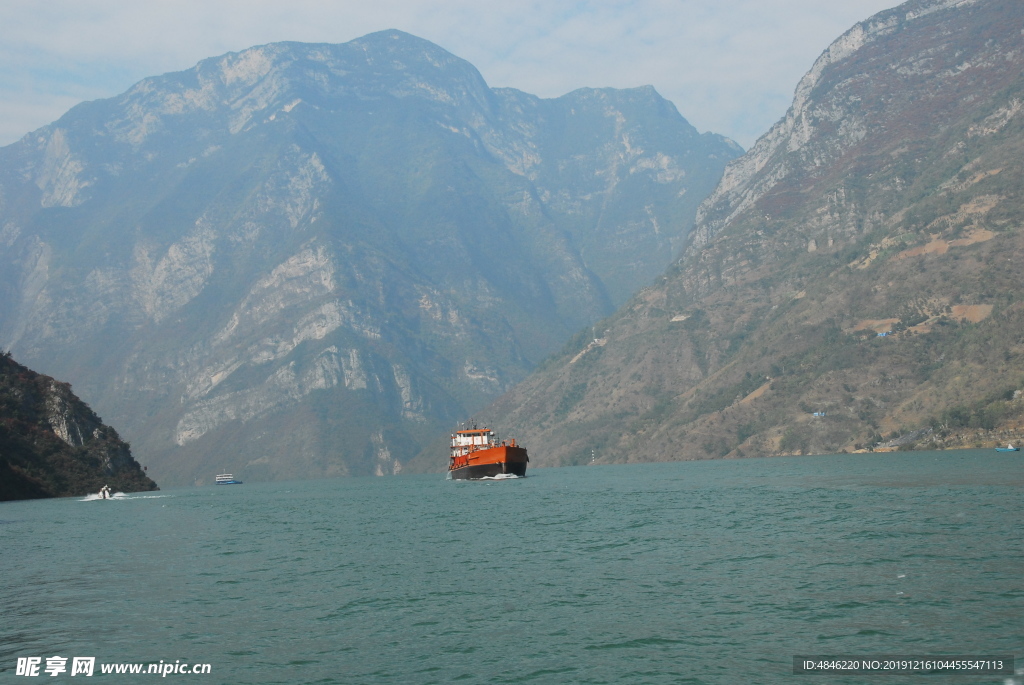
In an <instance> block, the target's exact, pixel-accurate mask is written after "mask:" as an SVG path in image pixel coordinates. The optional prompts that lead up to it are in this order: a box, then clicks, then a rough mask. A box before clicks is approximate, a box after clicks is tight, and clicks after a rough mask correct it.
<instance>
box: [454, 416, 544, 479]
mask: <svg viewBox="0 0 1024 685" xmlns="http://www.w3.org/2000/svg"><path fill="white" fill-rule="evenodd" d="M529 461H530V458H529V457H528V456H526V448H525V447H520V446H519V445H517V444H516V441H515V440H512V441H511V442H508V443H506V442H505V441H504V440H502V441H501V442H498V438H497V436H496V435H495V434H494V431H492V430H490V429H489V428H477V427H476V426H473V428H469V429H466V430H459V431H455V432H454V433H452V449H451V456H450V457H449V459H448V477H449V478H452V479H455V480H473V479H476V478H493V477H495V476H498V475H515V476H525V475H526V464H527V463H528V462H529Z"/></svg>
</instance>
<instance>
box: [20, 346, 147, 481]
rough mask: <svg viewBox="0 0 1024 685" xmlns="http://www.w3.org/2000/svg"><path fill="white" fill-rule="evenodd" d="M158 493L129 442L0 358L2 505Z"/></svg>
mask: <svg viewBox="0 0 1024 685" xmlns="http://www.w3.org/2000/svg"><path fill="white" fill-rule="evenodd" d="M104 485H109V486H110V489H111V490H113V491H115V492H117V491H120V492H137V491H140V490H156V489H157V487H156V483H154V482H153V481H152V480H150V479H149V478H148V477H147V476H146V475H145V473H143V469H142V467H140V466H139V464H138V462H136V461H135V459H133V458H132V454H131V450H130V448H129V446H128V443H126V442H124V441H123V440H121V439H120V437H118V434H117V431H115V430H114V429H113V428H111V427H110V426H106V425H104V424H103V422H102V421H101V420H100V418H99V417H98V416H96V414H95V413H94V412H93V411H92V410H91V409H89V407H88V406H87V405H86V404H85V403H84V402H82V401H81V400H80V399H78V398H77V397H75V395H74V394H73V393H72V392H71V386H69V385H68V384H67V383H61V382H59V381H56V380H54V379H53V378H50V377H49V376H43V375H40V374H38V373H35V372H34V371H31V370H29V369H28V368H26V367H24V366H22V365H21V364H18V363H17V362H15V361H14V360H13V359H11V356H10V354H3V355H0V501H3V500H13V499H32V498H37V497H66V496H69V495H84V494H87V493H95V492H98V491H99V489H100V488H101V487H103V486H104Z"/></svg>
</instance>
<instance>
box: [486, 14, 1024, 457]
mask: <svg viewBox="0 0 1024 685" xmlns="http://www.w3.org/2000/svg"><path fill="white" fill-rule="evenodd" d="M1020 9H1021V5H1020V3H1019V2H1016V1H1015V0H976V1H971V0H959V1H953V0H941V1H937V0H927V1H926V0H913V1H911V2H907V3H905V4H903V5H900V6H899V7H897V8H895V9H892V10H888V11H885V12H882V13H880V14H878V15H876V16H874V17H872V18H871V19H869V20H867V21H865V22H862V23H861V24H858V25H857V26H855V27H853V28H852V29H851V30H850V31H848V32H847V33H846V34H844V35H843V36H841V37H840V38H839V39H838V40H837V41H836V42H835V43H834V44H833V45H832V46H831V47H830V48H829V49H828V50H827V51H825V53H824V54H823V55H822V56H821V57H820V58H819V59H818V60H817V61H816V62H815V64H814V65H813V67H812V68H811V70H810V71H809V72H808V73H807V75H806V76H805V77H804V78H803V79H802V80H801V82H800V84H799V85H798V86H797V89H796V94H795V97H794V100H793V104H792V106H791V107H790V109H789V111H788V112H787V114H786V116H785V117H784V118H783V119H782V120H781V121H780V122H779V123H778V124H776V125H775V126H774V127H773V128H772V129H771V130H770V131H769V132H768V133H767V134H765V135H764V136H763V137H762V138H761V139H760V140H758V141H757V143H756V144H755V145H754V146H753V147H752V148H751V150H750V151H749V152H747V154H745V155H744V156H743V157H741V158H739V159H737V160H736V161H734V162H732V163H731V164H730V165H729V166H728V167H727V169H726V171H725V174H724V176H723V179H722V181H721V183H720V184H719V186H718V187H717V189H716V190H715V191H714V192H713V193H712V194H711V196H710V197H709V198H708V199H707V200H706V201H705V202H704V203H703V204H702V205H701V207H700V209H699V210H698V213H697V217H696V223H695V227H694V230H693V232H692V233H691V237H690V241H689V244H688V246H687V248H686V249H685V251H684V254H683V255H682V257H681V259H680V260H678V261H677V262H676V263H675V264H673V265H672V266H671V267H670V269H669V270H668V271H667V273H666V274H665V275H664V276H663V277H662V278H660V279H659V281H658V282H657V283H656V284H655V285H653V286H652V287H649V288H647V289H645V290H644V291H642V292H641V293H640V294H638V295H637V296H636V297H634V298H633V299H632V300H631V301H630V302H629V303H627V304H626V305H625V306H624V307H623V308H621V309H620V310H619V311H618V312H617V313H616V314H615V315H613V316H612V317H610V318H608V319H606V320H604V321H602V322H601V323H599V324H598V325H597V326H595V327H593V328H591V329H588V330H586V331H584V332H583V333H581V334H579V335H578V336H577V338H576V340H575V341H574V342H573V343H571V344H570V345H569V346H568V347H567V348H566V349H565V350H564V351H563V352H562V353H561V355H559V356H557V357H555V358H554V359H552V360H550V361H549V362H547V363H546V364H545V366H544V368H542V369H541V370H540V371H539V372H538V373H536V374H535V375H534V376H532V377H531V378H530V379H529V380H528V381H526V382H525V383H523V384H522V385H521V386H519V387H518V388H516V389H515V390H514V391H513V392H512V393H510V394H509V395H508V396H506V397H505V398H503V399H502V400H501V401H500V402H499V403H498V405H496V406H495V407H493V408H492V409H490V410H489V411H488V412H487V414H486V416H487V417H488V418H489V419H490V420H491V421H492V422H494V423H496V424H497V425H498V426H499V427H500V428H503V429H505V432H506V433H512V434H516V435H518V436H520V439H521V440H523V441H524V442H525V443H527V446H528V447H534V448H535V449H533V450H532V451H531V459H534V460H535V461H536V462H538V463H542V464H543V463H547V464H561V463H582V462H589V461H590V459H591V456H592V454H593V455H595V456H596V458H597V460H598V461H644V460H666V459H689V458H710V457H723V456H749V455H770V454H792V453H822V452H838V451H841V450H847V451H853V450H857V449H874V448H895V447H904V448H905V447H908V446H911V445H913V444H917V445H920V446H927V445H935V446H943V445H950V446H952V445H961V446H962V445H970V446H973V445H975V444H986V445H992V444H995V443H996V442H997V441H1002V440H1005V439H1007V438H1012V437H1013V436H1015V435H1019V434H1020V433H1021V432H1022V430H1024V402H1022V400H1021V399H1020V397H1021V392H1020V390H1021V389H1022V388H1024V333H1022V332H1024V281H1022V279H1021V264H1022V263H1024V233H1022V230H1021V227H1022V223H1024V196H1022V188H1024V164H1022V160H1024V107H1022V105H1021V103H1022V102H1024V19H1022V17H1024V15H1022V14H1021V12H1020ZM908 435H910V436H913V439H908V440H904V437H905V436H908Z"/></svg>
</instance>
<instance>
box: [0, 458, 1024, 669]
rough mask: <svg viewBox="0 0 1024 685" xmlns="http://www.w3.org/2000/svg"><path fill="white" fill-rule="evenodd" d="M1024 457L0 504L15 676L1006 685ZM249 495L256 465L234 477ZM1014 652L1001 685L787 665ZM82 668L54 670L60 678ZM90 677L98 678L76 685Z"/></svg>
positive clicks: (6, 661)
mask: <svg viewBox="0 0 1024 685" xmlns="http://www.w3.org/2000/svg"><path fill="white" fill-rule="evenodd" d="M1021 454H1024V453H1017V454H997V453H996V452H994V451H993V450H964V451H947V452H900V453H890V454H865V455H835V456H816V457H784V458H774V459H747V460H737V461H707V462H681V463H670V464H636V465H620V466H593V467H575V468H560V469H531V470H530V471H529V472H528V477H526V478H523V479H516V480H506V481H483V482H465V481H446V480H444V479H443V476H438V475H415V476H398V477H390V478H353V479H336V480H321V481H301V482H298V481H297V482H282V483H252V484H250V483H246V484H244V485H237V486H209V487H203V488H183V489H173V490H166V491H162V492H157V493H145V494H141V493H140V494H136V495H128V496H124V497H119V498H117V499H115V500H108V501H101V500H91V499H90V500H89V501H83V499H82V498H65V499H58V500H37V501H29V502H8V503H3V504H0V541H2V545H3V546H2V552H0V682H5V683H6V682H24V683H31V682H65V681H66V682H72V683H73V682H80V681H81V678H79V677H77V676H76V677H74V678H72V677H70V673H69V672H65V673H60V674H58V675H57V676H56V677H54V676H50V675H47V674H46V673H44V672H42V671H40V675H39V676H37V677H21V676H17V675H16V664H17V661H18V659H19V658H28V657H40V658H41V659H42V665H41V668H45V667H46V665H47V662H46V658H47V657H52V656H63V657H67V658H69V659H70V658H71V657H95V660H96V661H95V664H96V665H95V669H96V670H95V677H99V678H100V679H101V680H103V681H104V682H123V683H134V682H153V681H154V679H156V678H157V677H158V676H155V675H148V676H146V675H142V676H130V675H117V674H109V675H103V674H101V673H100V666H101V664H113V663H131V662H139V663H158V662H160V661H163V662H164V663H165V664H174V663H179V662H180V663H187V664H196V663H199V664H204V663H206V664H210V673H209V674H205V675H193V674H188V675H184V674H175V673H171V674H170V675H168V676H167V679H168V680H167V681H166V682H172V681H178V682H181V681H191V682H202V683H208V684H209V683H232V684H241V683H261V684H262V683H346V684H348V683H450V682H467V683H630V684H632V683H665V684H668V683H672V684H677V683H730V684H731V683H782V682H796V683H806V684H807V685H810V684H811V683H865V682H867V683H886V684H888V683H903V682H906V683H927V685H935V684H937V683H947V682H948V683H999V684H1001V685H1002V684H1004V683H1017V684H1019V683H1021V682H1022V681H1024V675H1022V673H1024V671H1021V670H1020V669H1021V667H1024V534H1022V523H1024V499H1022V495H1024V457H1022V456H1021ZM236 475H238V476H239V477H242V478H244V474H236ZM894 654H896V655H898V654H906V655H932V654H955V655H969V654H975V655H1014V656H1015V657H1016V664H1017V669H1018V673H1017V675H1015V676H1007V675H990V676H979V675H972V676H961V675H948V674H939V675H905V676H892V675H889V676H845V675H843V676H841V675H821V674H816V675H793V670H792V669H793V657H794V656H795V655H894ZM70 665H71V662H70V660H69V662H68V671H70ZM85 682H91V681H88V680H87V681H85Z"/></svg>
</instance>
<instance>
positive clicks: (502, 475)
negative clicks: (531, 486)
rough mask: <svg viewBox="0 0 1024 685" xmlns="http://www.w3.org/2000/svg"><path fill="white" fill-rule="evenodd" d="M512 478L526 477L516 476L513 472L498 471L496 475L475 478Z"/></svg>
mask: <svg viewBox="0 0 1024 685" xmlns="http://www.w3.org/2000/svg"><path fill="white" fill-rule="evenodd" d="M513 478H526V476H517V475H516V474H514V473H499V474H498V475H496V476H484V477H482V478H478V479H477V480H512V479H513Z"/></svg>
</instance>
